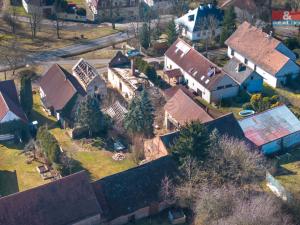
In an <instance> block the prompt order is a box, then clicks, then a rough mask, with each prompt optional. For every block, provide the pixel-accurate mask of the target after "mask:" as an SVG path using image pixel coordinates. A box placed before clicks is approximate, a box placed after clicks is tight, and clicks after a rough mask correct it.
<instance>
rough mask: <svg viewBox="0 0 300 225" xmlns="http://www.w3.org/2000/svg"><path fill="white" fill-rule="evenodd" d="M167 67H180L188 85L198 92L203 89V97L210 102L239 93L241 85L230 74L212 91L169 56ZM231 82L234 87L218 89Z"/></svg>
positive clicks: (166, 61)
mask: <svg viewBox="0 0 300 225" xmlns="http://www.w3.org/2000/svg"><path fill="white" fill-rule="evenodd" d="M165 69H166V70H170V69H180V70H181V72H182V74H183V77H184V79H185V81H186V82H187V85H188V87H189V88H190V89H192V90H193V91H195V92H197V93H199V91H201V93H202V94H201V97H202V98H203V99H204V100H205V101H207V102H208V103H211V102H212V101H219V100H221V99H222V98H229V97H234V96H236V95H237V93H238V90H239V86H238V84H237V83H235V82H234V81H233V80H232V79H231V78H230V77H229V76H224V78H223V79H222V80H221V81H219V83H218V84H216V85H215V90H214V91H213V92H211V91H209V90H208V89H206V88H205V87H204V86H202V85H201V84H200V83H199V81H197V80H196V79H195V78H194V77H192V76H191V75H189V74H188V73H187V72H185V71H184V70H182V69H181V68H180V67H179V66H178V65H177V64H176V63H174V62H173V61H172V60H171V59H169V58H168V57H165ZM230 84H232V85H233V87H231V88H224V89H220V90H216V89H217V87H218V86H226V85H230Z"/></svg>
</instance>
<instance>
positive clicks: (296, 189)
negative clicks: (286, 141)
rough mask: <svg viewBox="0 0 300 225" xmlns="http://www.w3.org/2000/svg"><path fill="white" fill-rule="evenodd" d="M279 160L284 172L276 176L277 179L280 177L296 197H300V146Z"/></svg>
mask: <svg viewBox="0 0 300 225" xmlns="http://www.w3.org/2000/svg"><path fill="white" fill-rule="evenodd" d="M278 161H279V165H280V166H281V167H282V170H283V172H284V174H283V175H280V176H276V179H278V180H279V182H280V183H281V184H282V185H283V186H284V187H285V188H286V189H287V190H288V191H290V192H291V193H292V194H293V195H294V197H295V198H297V199H300V148H299V147H298V148H296V149H294V150H292V151H290V152H289V153H288V154H285V155H283V156H280V159H279V160H278Z"/></svg>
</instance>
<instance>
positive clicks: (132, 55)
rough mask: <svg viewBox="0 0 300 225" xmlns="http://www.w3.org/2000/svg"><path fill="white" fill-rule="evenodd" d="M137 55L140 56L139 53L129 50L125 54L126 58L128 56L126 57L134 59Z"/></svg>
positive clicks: (135, 50)
mask: <svg viewBox="0 0 300 225" xmlns="http://www.w3.org/2000/svg"><path fill="white" fill-rule="evenodd" d="M139 55H141V53H140V51H139V50H137V49H133V50H129V51H127V53H126V56H128V57H135V56H139Z"/></svg>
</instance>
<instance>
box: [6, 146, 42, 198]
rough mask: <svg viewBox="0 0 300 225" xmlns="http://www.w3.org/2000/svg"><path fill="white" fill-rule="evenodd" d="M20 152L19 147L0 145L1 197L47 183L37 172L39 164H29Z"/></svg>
mask: <svg viewBox="0 0 300 225" xmlns="http://www.w3.org/2000/svg"><path fill="white" fill-rule="evenodd" d="M20 152H21V151H20V149H19V148H18V147H17V146H15V147H13V146H4V145H1V144H0V195H2V196H4V195H8V194H12V193H15V192H18V191H24V190H27V189H30V188H33V187H36V186H39V185H42V184H45V183H47V181H44V180H43V179H42V178H41V177H40V175H39V173H38V172H37V171H36V166H38V165H39V164H38V163H36V162H33V163H32V164H27V163H26V157H25V155H23V154H20Z"/></svg>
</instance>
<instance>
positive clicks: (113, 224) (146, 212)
mask: <svg viewBox="0 0 300 225" xmlns="http://www.w3.org/2000/svg"><path fill="white" fill-rule="evenodd" d="M168 207H170V205H169V204H167V203H165V202H161V203H159V204H158V208H157V211H158V212H157V213H159V212H161V211H163V210H165V209H167V208H168ZM154 214H156V213H153V214H152V215H154ZM132 215H134V216H135V219H136V220H139V219H142V218H145V217H148V216H150V207H149V206H147V207H145V208H142V209H139V210H136V211H135V212H133V213H130V214H128V215H124V216H120V217H118V218H116V219H114V220H111V221H110V222H109V223H108V224H109V225H122V224H126V223H128V222H129V221H128V218H129V217H130V216H132ZM136 224H138V223H136Z"/></svg>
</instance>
